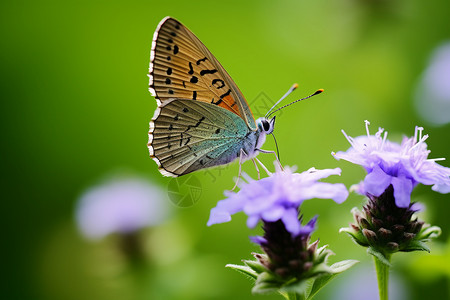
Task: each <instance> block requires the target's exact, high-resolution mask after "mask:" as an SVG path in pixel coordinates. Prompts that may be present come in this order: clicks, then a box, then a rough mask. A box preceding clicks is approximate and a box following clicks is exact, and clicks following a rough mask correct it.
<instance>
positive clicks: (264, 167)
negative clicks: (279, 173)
mask: <svg viewBox="0 0 450 300" xmlns="http://www.w3.org/2000/svg"><path fill="white" fill-rule="evenodd" d="M255 159H256V161H257V162H258V163H259V164H260V165H261V167H262V168H263V170H264V171H266V173H267V176H270V175H272V173H271V172H270V171H269V170H267V168H266V166H265V165H264V164H263V163H262V162H261V161H260V160H259V159H257V158H256V157H255ZM258 179H260V178H259V172H258Z"/></svg>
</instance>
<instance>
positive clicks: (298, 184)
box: [208, 168, 348, 236]
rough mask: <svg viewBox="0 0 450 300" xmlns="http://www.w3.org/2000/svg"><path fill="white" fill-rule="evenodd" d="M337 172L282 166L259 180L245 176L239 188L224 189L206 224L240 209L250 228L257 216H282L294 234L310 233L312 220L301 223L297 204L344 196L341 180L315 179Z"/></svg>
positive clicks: (267, 218)
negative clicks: (235, 190)
mask: <svg viewBox="0 0 450 300" xmlns="http://www.w3.org/2000/svg"><path fill="white" fill-rule="evenodd" d="M340 173H341V170H340V169H339V168H336V169H325V170H316V169H314V168H311V169H309V170H308V171H305V172H303V173H294V172H293V171H292V170H291V169H289V168H285V170H284V171H281V170H278V171H277V172H276V173H274V174H272V175H271V176H270V177H267V178H263V179H261V180H257V181H256V180H252V179H250V178H248V183H243V184H241V185H240V191H239V192H237V193H233V192H226V193H225V195H226V196H227V197H228V198H227V199H225V200H222V201H219V202H218V203H217V206H216V207H215V208H213V209H212V210H211V214H210V217H209V221H208V226H210V225H212V224H217V223H223V222H228V221H230V220H231V215H232V214H235V213H237V212H240V211H243V212H244V213H246V214H247V216H248V219H247V226H248V227H250V228H253V227H255V226H256V224H258V222H259V220H263V221H265V222H276V221H278V220H281V221H282V222H283V223H284V226H285V227H286V230H287V231H289V232H290V233H291V234H292V235H293V236H297V235H299V234H304V233H305V234H307V233H310V232H311V231H312V230H313V229H314V222H313V223H311V224H309V223H308V225H306V226H301V224H300V221H299V218H298V208H299V206H300V205H301V204H302V202H303V201H304V200H307V199H312V198H331V199H333V200H334V201H336V202H337V203H342V202H343V201H344V200H345V199H347V197H348V191H347V189H346V188H345V186H344V185H343V184H341V183H336V184H332V183H326V182H318V180H319V179H322V178H326V177H328V176H330V175H340Z"/></svg>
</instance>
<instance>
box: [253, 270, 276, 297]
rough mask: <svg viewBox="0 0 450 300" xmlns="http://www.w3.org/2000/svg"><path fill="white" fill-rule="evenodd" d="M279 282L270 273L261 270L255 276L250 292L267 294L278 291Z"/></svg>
mask: <svg viewBox="0 0 450 300" xmlns="http://www.w3.org/2000/svg"><path fill="white" fill-rule="evenodd" d="M279 288H280V282H279V281H278V280H277V279H276V278H275V277H274V276H273V275H271V274H269V273H267V272H263V273H261V274H259V275H258V277H257V278H256V282H255V286H254V287H253V288H252V293H255V294H269V293H274V292H278V290H279Z"/></svg>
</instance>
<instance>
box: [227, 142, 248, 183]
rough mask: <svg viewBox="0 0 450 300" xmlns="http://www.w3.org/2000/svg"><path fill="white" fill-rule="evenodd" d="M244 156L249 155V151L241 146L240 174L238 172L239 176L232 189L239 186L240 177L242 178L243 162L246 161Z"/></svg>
mask: <svg viewBox="0 0 450 300" xmlns="http://www.w3.org/2000/svg"><path fill="white" fill-rule="evenodd" d="M244 156H247V153H245V151H244V149H242V148H241V151H240V154H239V174H238V178H237V179H236V183H235V184H234V187H233V188H232V189H231V191H234V189H235V188H236V187H237V185H238V183H239V179H241V175H242V164H243V163H244Z"/></svg>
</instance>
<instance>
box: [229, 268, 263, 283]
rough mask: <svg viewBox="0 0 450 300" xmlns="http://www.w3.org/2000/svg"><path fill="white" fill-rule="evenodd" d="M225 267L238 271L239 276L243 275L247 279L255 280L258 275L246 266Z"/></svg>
mask: <svg viewBox="0 0 450 300" xmlns="http://www.w3.org/2000/svg"><path fill="white" fill-rule="evenodd" d="M225 267H227V268H231V269H233V270H235V271H238V272H239V273H241V274H244V275H245V276H247V277H249V278H250V279H253V280H256V278H257V276H258V274H257V273H256V272H255V271H254V270H253V269H252V268H250V267H247V266H240V265H234V264H228V265H226V266H225Z"/></svg>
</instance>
